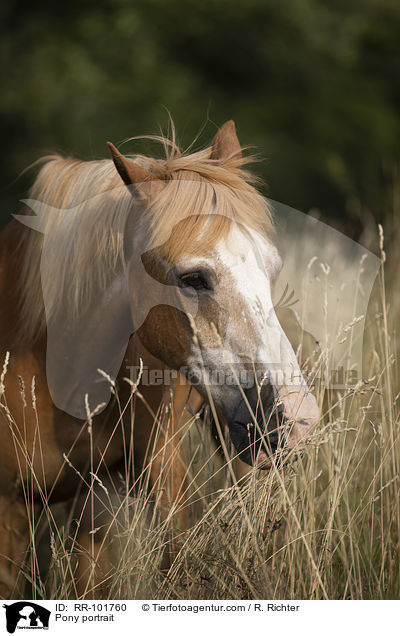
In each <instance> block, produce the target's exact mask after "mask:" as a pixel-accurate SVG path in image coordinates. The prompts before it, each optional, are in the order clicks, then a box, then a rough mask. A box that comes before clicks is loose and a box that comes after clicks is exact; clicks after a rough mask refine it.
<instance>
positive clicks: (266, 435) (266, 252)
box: [134, 224, 319, 467]
mask: <svg viewBox="0 0 400 636" xmlns="http://www.w3.org/2000/svg"><path fill="white" fill-rule="evenodd" d="M142 260H143V262H144V264H145V267H146V269H147V271H148V273H150V274H151V275H152V276H153V277H154V278H157V279H158V280H159V281H160V282H162V283H163V284H164V286H166V287H167V288H168V290H169V293H170V294H171V298H172V296H173V300H171V302H168V301H166V302H164V304H157V302H155V301H154V302H153V308H152V309H151V311H150V312H149V314H148V316H147V318H146V320H145V321H144V323H143V325H142V326H141V327H140V329H139V330H138V335H139V337H140V339H141V340H142V342H143V344H144V345H145V346H146V348H147V349H148V350H149V351H150V352H151V353H152V354H153V355H155V356H156V357H157V358H159V359H161V360H162V361H163V362H165V363H166V364H167V365H168V366H171V367H173V368H177V369H180V370H181V372H182V373H183V374H184V375H186V376H187V377H188V378H189V380H190V381H191V382H192V383H193V384H194V385H195V386H196V388H197V389H198V390H199V392H200V393H201V394H202V395H203V396H204V397H205V398H206V399H207V400H209V401H210V400H212V401H213V402H214V404H215V407H216V409H217V412H218V413H219V415H221V416H222V417H223V419H224V420H225V421H226V422H227V424H228V426H229V430H230V435H231V439H232V442H233V443H234V445H235V447H236V450H237V452H238V453H239V455H240V457H241V459H242V460H243V461H245V462H246V463H248V464H256V465H258V466H259V467H267V466H268V465H269V464H270V459H269V457H270V456H271V454H273V453H274V452H275V451H276V450H277V449H278V448H280V447H283V446H285V447H287V448H292V447H294V446H295V445H296V444H298V442H299V441H300V440H301V439H303V438H304V437H305V436H306V435H308V434H309V433H310V431H311V430H312V428H313V427H314V426H315V424H316V423H317V421H318V419H319V409H318V407H317V404H316V400H315V398H314V396H313V395H311V394H310V393H309V391H308V388H307V385H306V383H305V381H304V379H303V377H302V374H301V371H300V369H299V365H298V362H297V359H296V356H295V354H294V351H293V349H292V347H291V345H290V343H289V341H288V339H287V337H286V335H285V333H284V331H283V329H282V327H281V325H280V323H279V321H278V319H277V316H276V314H275V310H274V307H273V303H272V299H271V287H272V285H273V283H274V280H275V278H276V276H277V274H278V273H279V271H280V268H281V259H280V256H279V254H278V251H277V249H276V248H275V246H274V245H273V244H272V243H271V242H269V241H268V240H266V239H264V238H263V237H261V236H260V235H259V234H257V233H256V232H250V231H247V230H245V229H244V228H241V227H240V226H238V225H236V224H234V225H232V228H231V231H230V232H229V235H228V236H227V237H226V238H224V240H220V241H219V242H218V243H217V244H216V245H215V246H214V247H213V248H210V249H209V250H204V251H203V253H202V254H199V253H198V250H197V251H196V253H195V254H194V253H193V252H192V253H191V252H188V253H186V254H183V255H182V256H181V257H180V258H179V259H178V260H177V261H176V262H174V263H173V264H172V266H171V264H169V265H167V264H165V263H164V262H163V259H162V257H161V256H160V255H158V256H157V254H156V253H152V254H151V255H147V257H146V255H145V258H143V259H142ZM140 293H141V294H142V295H143V294H145V293H146V290H144V289H142V290H141V292H140ZM139 295H140V294H139ZM134 304H135V305H136V304H137V300H136V301H135V303H134ZM179 305H180V309H177V307H178V306H179ZM193 308H194V309H193Z"/></svg>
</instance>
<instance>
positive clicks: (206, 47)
mask: <svg viewBox="0 0 400 636" xmlns="http://www.w3.org/2000/svg"><path fill="white" fill-rule="evenodd" d="M0 18H1V25H2V26H1V39H0V56H1V61H2V68H3V71H2V83H1V97H0V113H1V128H2V130H1V141H2V153H1V164H2V165H1V180H2V188H1V189H2V198H3V205H2V207H1V216H0V222H1V223H2V224H3V223H5V222H6V220H7V219H8V218H9V215H10V213H11V212H15V211H17V209H18V204H17V201H18V199H19V198H21V197H22V196H24V194H25V193H26V188H27V187H28V185H29V183H30V181H31V180H32V178H33V175H32V174H31V173H28V174H26V175H24V176H22V177H21V178H19V179H18V180H17V181H14V180H15V178H16V176H17V175H18V174H19V173H20V172H21V171H22V170H23V169H24V168H25V167H26V166H27V165H29V164H30V163H31V162H32V161H34V160H35V159H37V158H38V157H39V156H41V155H42V154H45V153H48V152H49V151H54V150H56V151H61V152H63V153H65V154H73V155H77V156H79V157H82V158H88V159H89V158H95V157H104V156H107V151H106V146H105V142H106V141H107V140H112V141H114V142H115V143H118V142H120V141H121V140H123V139H125V138H127V137H131V136H134V135H140V134H148V133H157V132H158V128H159V125H162V126H164V127H165V126H166V124H167V114H166V110H165V108H167V109H168V110H169V111H170V112H171V114H172V116H173V118H174V120H175V122H176V125H177V129H178V134H179V138H180V140H181V141H182V143H183V144H184V145H187V144H189V143H190V142H191V141H192V140H193V138H194V136H195V135H196V134H198V133H199V131H200V130H201V129H202V128H203V126H204V124H206V125H205V126H204V129H203V130H202V133H201V135H200V138H199V145H202V144H206V143H208V142H209V141H210V139H211V138H212V136H213V135H214V133H215V130H216V125H220V124H221V123H223V122H224V121H225V120H227V119H230V118H233V119H235V121H236V124H237V128H238V131H239V136H240V139H241V142H242V143H243V144H246V145H251V146H256V147H257V149H258V151H259V152H260V154H261V155H262V156H263V157H265V158H266V161H265V162H263V163H262V164H260V165H259V166H258V168H257V169H258V171H259V172H260V173H261V174H262V176H263V177H264V178H265V181H266V182H267V183H268V194H269V195H270V196H271V197H272V198H274V199H277V200H280V201H282V202H284V203H287V204H289V205H292V206H294V207H297V208H299V209H302V210H304V211H307V210H308V209H310V208H315V207H317V208H319V209H321V211H322V214H323V218H326V219H330V220H331V221H332V222H333V223H334V224H336V225H337V226H339V227H346V229H347V231H348V232H349V233H351V234H352V235H353V236H357V234H358V233H359V232H360V229H361V227H362V223H363V219H362V218H361V217H362V216H363V215H364V216H365V214H369V215H370V216H371V217H374V219H375V220H377V221H385V220H386V219H387V216H388V214H389V215H392V214H393V206H392V203H391V196H392V194H391V193H392V185H393V181H395V180H396V174H397V172H398V164H399V138H400V135H399V133H400V109H399V106H400V47H399V41H400V3H399V2H398V0H350V1H347V2H346V1H345V0H327V1H325V2H321V1H317V0H281V1H279V2H277V1H276V0H245V1H243V2H235V1H233V0H203V1H202V2H198V0H185V1H183V2H182V0H181V1H178V0H133V1H132V0H100V1H98V2H96V3H94V2H91V1H90V0H79V2H78V0H70V1H69V2H65V3H55V2H50V0H47V1H46V0H39V1H38V2H36V3H30V2H27V1H26V0H8V2H7V3H3V4H2V5H1V8H0ZM130 148H132V146H130ZM135 148H137V149H138V150H140V151H143V150H146V149H147V150H149V151H152V152H153V153H154V148H153V147H151V148H148V147H146V145H143V143H139V144H137V145H135ZM367 210H371V211H372V212H370V213H369V212H367ZM391 221H393V218H391ZM395 221H396V219H395Z"/></svg>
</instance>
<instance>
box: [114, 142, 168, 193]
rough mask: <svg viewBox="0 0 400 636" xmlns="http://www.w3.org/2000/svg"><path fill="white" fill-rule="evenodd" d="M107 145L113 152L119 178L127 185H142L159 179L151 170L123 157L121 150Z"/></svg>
mask: <svg viewBox="0 0 400 636" xmlns="http://www.w3.org/2000/svg"><path fill="white" fill-rule="evenodd" d="M107 145H108V147H109V149H110V152H111V157H112V160H113V162H114V165H115V167H116V169H117V171H118V174H119V176H120V177H121V179H122V181H123V182H124V183H125V185H128V186H129V185H133V184H134V183H142V182H143V181H154V180H156V179H157V177H156V176H155V175H154V174H152V173H151V172H150V171H149V170H146V169H145V168H141V167H140V166H138V164H137V163H135V162H134V161H132V159H128V158H127V157H124V155H121V153H120V152H119V150H117V148H116V147H115V146H114V144H112V143H111V141H107Z"/></svg>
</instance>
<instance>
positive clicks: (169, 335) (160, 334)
mask: <svg viewBox="0 0 400 636" xmlns="http://www.w3.org/2000/svg"><path fill="white" fill-rule="evenodd" d="M137 335H138V337H139V339H140V341H141V343H142V344H143V346H144V347H145V348H146V349H147V351H149V352H150V353H151V354H152V355H153V356H154V357H155V358H157V359H158V360H161V361H162V362H163V363H164V364H166V365H167V366H168V367H170V368H172V369H179V368H180V367H182V366H184V365H185V364H186V363H187V360H188V358H189V356H190V352H191V349H192V336H191V327H190V323H189V320H188V318H187V317H186V315H185V314H184V313H183V312H182V311H179V309H175V308H174V307H171V306H169V305H157V306H156V307H153V308H152V309H151V310H150V311H149V313H148V315H147V318H146V320H145V321H144V323H143V325H142V326H141V327H140V328H139V329H138V331H137Z"/></svg>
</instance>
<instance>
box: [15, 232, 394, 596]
mask: <svg viewBox="0 0 400 636" xmlns="http://www.w3.org/2000/svg"><path fill="white" fill-rule="evenodd" d="M381 255H382V261H384V253H383V245H382V244H381ZM393 283H394V281H393ZM393 288H394V287H393ZM388 289H389V291H388ZM388 293H389V298H390V286H389V287H388V286H387V284H386V281H385V278H384V270H383V267H382V270H381V272H380V280H379V282H378V284H377V289H376V293H375V296H374V298H373V299H372V300H371V303H370V311H369V320H368V324H367V338H366V343H365V353H364V362H365V365H364V366H365V372H364V377H365V378H368V380H366V381H363V382H360V383H359V384H358V385H357V386H355V387H352V388H349V389H347V390H346V391H343V392H341V393H333V392H329V391H326V390H325V389H324V387H323V386H320V387H319V392H320V395H319V398H320V402H321V403H322V404H324V410H325V415H324V418H323V421H322V422H321V425H320V427H319V430H318V431H317V433H316V434H315V435H314V437H313V439H312V440H310V442H309V444H308V448H307V450H306V452H305V453H303V454H302V455H301V456H299V457H293V458H291V460H290V461H289V462H288V463H287V464H286V465H285V466H284V467H283V468H282V466H274V467H273V469H272V470H271V471H269V472H259V471H256V470H252V471H250V472H249V474H248V476H247V477H246V478H243V479H242V480H241V481H240V483H237V482H235V479H234V477H233V476H232V471H229V470H227V468H226V466H225V465H224V464H225V461H224V460H223V459H222V458H221V457H220V455H219V454H218V453H217V452H216V448H215V444H214V442H213V440H212V438H211V435H210V433H209V429H208V426H207V422H206V421H204V419H200V418H198V417H193V418H192V420H191V422H189V423H188V425H187V431H186V435H185V436H184V439H183V441H182V444H184V450H185V454H186V458H187V465H188V480H189V483H190V493H189V494H190V496H189V502H188V503H186V504H185V505H188V507H189V514H190V519H191V523H192V526H191V528H190V529H189V530H185V531H181V532H180V531H179V523H178V521H177V519H178V516H179V507H180V505H182V504H179V502H176V505H174V506H172V508H171V510H170V513H169V515H168V516H167V518H166V519H164V520H162V519H161V517H160V515H159V512H158V507H157V500H158V498H159V496H160V492H162V489H163V487H165V483H166V482H167V480H168V473H169V471H170V469H171V462H170V460H169V458H168V457H167V456H166V457H165V461H164V464H163V469H162V473H161V476H160V480H159V483H158V484H156V487H155V488H153V489H150V488H149V471H148V470H147V471H145V472H144V473H143V474H142V475H140V476H138V477H137V478H136V482H135V483H134V484H132V483H130V484H129V486H127V485H126V481H124V478H123V476H122V477H121V480H120V482H119V484H118V485H117V489H116V490H118V497H117V496H116V494H115V493H112V489H111V488H110V486H109V485H107V484H103V483H101V484H99V482H98V480H96V479H95V478H93V476H92V477H91V478H90V477H89V478H88V481H86V484H87V500H88V506H90V505H91V502H92V503H93V499H94V497H96V498H98V497H99V495H98V493H100V497H101V498H102V499H103V502H104V505H105V506H106V507H107V508H109V510H110V511H111V512H112V523H111V524H110V525H108V526H107V528H106V530H105V531H104V528H103V534H104V532H105V534H106V535H107V536H109V537H112V549H113V555H114V556H113V563H114V566H115V569H114V572H113V573H112V575H110V576H109V577H108V578H107V586H108V592H107V594H108V595H109V597H111V598H163V599H167V598H180V599H192V598H193V599H207V598H218V599H244V598H246V599H247V598H250V599H253V598H269V599H278V598H285V599H390V598H399V593H400V497H399V491H400V485H399V479H400V477H399V475H400V473H399V467H400V418H399V401H400V394H399V393H398V390H399V389H398V387H399V383H398V366H397V357H396V352H395V350H394V346H395V338H394V335H393V330H394V326H395V320H396V316H395V315H392V314H391V309H390V303H389V302H388V298H387V296H386V294H388ZM136 399H139V397H138V396H137V397H136ZM168 417H169V415H168V413H167V412H165V410H163V408H162V407H161V408H160V411H159V413H158V414H157V417H156V419H155V426H156V427H157V426H158V427H162V426H163V424H164V423H165V418H168ZM89 426H90V421H89ZM149 461H150V462H151V461H154V458H150V460H149ZM95 469H96V467H93V466H92V472H94V473H95V472H96V470H95ZM71 470H73V467H72V466H71ZM32 480H33V481H34V477H32ZM84 487H86V486H84ZM95 487H96V489H95ZM26 502H27V508H28V513H29V515H30V521H31V524H30V525H31V545H30V553H29V558H28V560H27V563H26V568H25V573H24V575H25V576H26V579H27V583H26V589H27V596H29V597H31V598H32V597H37V598H40V597H47V598H59V599H61V598H73V597H75V596H76V594H77V591H76V577H77V556H78V555H79V553H80V551H81V550H82V547H81V546H79V545H78V543H77V539H76V525H74V523H73V522H71V518H68V517H66V516H65V514H64V512H63V511H62V510H61V509H60V510H57V508H55V509H51V508H49V507H46V505H45V515H44V517H45V519H44V520H45V521H46V523H43V522H42V523H39V524H38V523H37V520H36V519H35V518H34V517H33V513H32V510H33V508H32V507H31V505H30V503H31V498H30V487H29V484H28V485H27V488H26ZM93 510H94V507H93V506H92V512H93ZM71 516H72V515H70V517H71ZM97 523H98V522H97V521H96V520H95V519H94V513H93V519H92V524H93V525H92V530H93V531H94V532H93V533H92V535H91V537H92V539H91V541H92V544H91V546H89V548H88V554H87V556H88V559H89V562H90V556H91V555H92V557H93V568H94V565H95V562H96V559H97V556H95V547H94V536H95V533H96V531H97V526H96V524H97ZM171 537H173V539H172V540H173V543H174V546H175V553H174V559H173V562H172V563H170V565H169V569H168V572H165V571H163V569H162V568H163V553H164V551H165V550H166V549H168V548H166V546H167V545H168V543H169V542H170V541H171ZM105 545H106V542H105V541H104V546H105ZM38 546H39V547H38ZM91 585H95V586H96V585H97V584H96V583H95V581H94V578H92V579H91V580H90V581H89V583H88V586H87V594H88V595H89V596H95V597H96V596H99V595H100V594H101V593H104V592H102V591H101V590H102V587H101V586H98V585H97V587H94V589H91ZM28 588H29V591H28Z"/></svg>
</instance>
